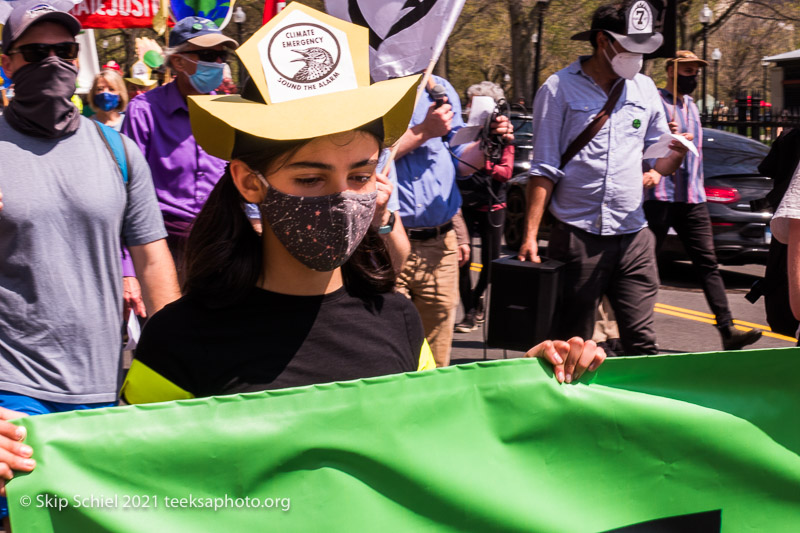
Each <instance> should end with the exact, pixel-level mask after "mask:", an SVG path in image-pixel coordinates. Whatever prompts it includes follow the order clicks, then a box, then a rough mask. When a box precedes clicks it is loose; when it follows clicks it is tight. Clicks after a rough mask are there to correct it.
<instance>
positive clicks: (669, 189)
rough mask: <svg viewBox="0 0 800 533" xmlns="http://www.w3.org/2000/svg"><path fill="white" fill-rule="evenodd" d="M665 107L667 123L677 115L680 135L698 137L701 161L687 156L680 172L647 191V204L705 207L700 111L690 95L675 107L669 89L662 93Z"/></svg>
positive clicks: (690, 155)
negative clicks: (657, 202) (684, 204)
mask: <svg viewBox="0 0 800 533" xmlns="http://www.w3.org/2000/svg"><path fill="white" fill-rule="evenodd" d="M658 93H659V94H660V95H661V103H662V104H663V106H664V112H665V113H666V114H667V120H670V119H671V118H672V115H673V113H674V115H675V122H677V123H678V131H679V132H680V133H684V132H688V133H691V134H693V135H694V141H692V142H693V143H694V145H695V146H696V147H697V151H698V152H699V153H700V157H698V156H696V155H694V154H693V153H691V152H688V153H687V154H686V157H684V159H683V163H681V166H680V168H679V169H678V170H677V171H676V172H675V173H674V174H672V175H669V176H664V177H662V178H661V181H660V182H659V183H658V185H656V186H655V187H653V188H652V189H645V198H644V199H645V200H659V201H661V202H686V203H687V204H702V203H703V202H705V201H706V189H705V182H704V178H703V126H702V125H701V123H700V111H698V110H697V105H696V104H695V103H694V100H692V97H691V96H689V95H688V94H686V95H684V96H683V100H678V101H677V104H678V106H677V109H676V108H675V106H674V105H672V101H673V100H672V93H671V92H669V91H668V90H666V89H659V90H658Z"/></svg>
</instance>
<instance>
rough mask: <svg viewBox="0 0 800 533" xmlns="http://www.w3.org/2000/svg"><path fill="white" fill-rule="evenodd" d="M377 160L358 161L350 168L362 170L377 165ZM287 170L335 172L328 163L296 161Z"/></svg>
mask: <svg viewBox="0 0 800 533" xmlns="http://www.w3.org/2000/svg"><path fill="white" fill-rule="evenodd" d="M377 164H378V160H377V159H364V160H363V161H358V162H357V163H353V164H352V165H350V168H351V169H352V168H360V167H365V166H368V165H377ZM286 167H287V168H316V169H319V170H328V171H331V170H335V169H334V166H333V165H329V164H327V163H320V162H319V161H295V162H294V163H289V164H288V165H286Z"/></svg>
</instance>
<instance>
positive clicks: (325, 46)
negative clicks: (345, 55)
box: [267, 22, 342, 83]
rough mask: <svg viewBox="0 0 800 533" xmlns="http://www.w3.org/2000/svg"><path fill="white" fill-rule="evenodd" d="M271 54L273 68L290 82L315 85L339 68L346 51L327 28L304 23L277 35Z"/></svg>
mask: <svg viewBox="0 0 800 533" xmlns="http://www.w3.org/2000/svg"><path fill="white" fill-rule="evenodd" d="M267 54H268V56H267V57H268V59H269V62H270V64H272V68H274V69H275V71H276V72H277V73H278V74H280V75H281V76H283V77H284V78H286V79H287V80H290V81H293V82H297V83H315V82H318V81H320V80H322V79H323V78H325V77H326V76H328V74H330V73H331V72H333V71H334V70H335V69H336V65H337V64H338V63H339V57H340V56H341V55H342V49H341V46H339V41H337V40H336V37H334V35H333V34H332V33H331V32H330V31H328V30H327V28H324V27H323V26H320V25H319V24H311V23H308V22H304V23H300V24H292V25H290V26H285V27H284V28H283V30H282V31H280V32H278V33H276V34H275V35H273V36H272V40H271V41H270V43H269V48H268V49H267Z"/></svg>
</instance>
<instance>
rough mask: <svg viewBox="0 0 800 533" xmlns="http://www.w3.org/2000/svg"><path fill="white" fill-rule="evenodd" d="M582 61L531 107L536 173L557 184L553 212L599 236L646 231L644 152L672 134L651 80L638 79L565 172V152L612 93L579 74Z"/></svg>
mask: <svg viewBox="0 0 800 533" xmlns="http://www.w3.org/2000/svg"><path fill="white" fill-rule="evenodd" d="M586 59H588V57H581V58H580V59H579V60H578V61H576V62H574V63H573V64H571V65H570V66H568V67H567V68H565V69H562V70H560V71H558V72H557V73H555V74H554V75H552V76H550V77H549V78H548V79H547V81H546V82H545V83H544V85H543V86H542V87H541V88H540V89H539V91H538V92H537V93H536V100H535V101H534V106H533V144H534V149H533V160H532V161H531V171H530V173H531V175H538V176H544V177H546V178H548V179H550V180H552V181H553V182H554V183H555V187H554V188H553V195H552V199H551V201H550V212H551V213H552V214H553V215H554V216H555V217H556V218H557V219H559V220H561V221H562V222H565V223H567V224H569V225H571V226H575V227H577V228H580V229H582V230H584V231H588V232H589V233H594V234H596V235H621V234H625V233H634V232H637V231H639V230H641V229H642V228H644V227H646V226H647V220H646V219H645V216H644V211H643V210H642V191H643V189H642V154H643V153H644V150H645V149H646V148H647V147H648V146H650V145H651V144H654V143H655V142H657V141H658V138H659V137H660V136H661V135H662V134H664V133H668V132H669V126H668V125H667V119H666V117H665V115H664V109H663V107H662V105H661V97H660V96H659V95H658V90H657V89H656V86H655V84H654V83H653V80H651V79H650V78H648V77H647V76H644V75H643V74H637V75H636V76H635V77H634V78H633V79H632V80H623V82H624V83H625V88H624V89H623V91H622V94H621V95H620V97H619V100H618V101H617V104H616V106H615V107H614V111H613V112H612V114H611V117H610V118H609V119H608V121H606V123H605V124H604V125H603V128H602V129H601V130H600V131H599V132H598V133H597V135H595V137H594V138H593V139H592V140H591V141H589V144H587V145H586V146H585V147H584V148H583V149H582V150H581V151H580V152H578V153H577V154H576V155H575V157H573V158H572V159H571V160H570V161H569V162H568V163H567V164H566V166H565V167H564V169H563V170H560V169H559V168H558V167H559V165H560V162H561V154H563V153H564V152H566V151H567V147H568V146H569V145H570V143H571V142H572V141H573V140H574V139H575V138H576V137H577V136H578V135H579V134H580V133H581V132H582V131H583V130H584V129H585V128H586V126H587V125H588V124H589V122H591V120H592V119H593V118H594V117H595V115H596V114H597V113H598V112H600V110H601V109H602V108H603V106H604V105H605V103H606V100H607V99H608V95H607V94H606V93H605V91H603V89H601V88H600V86H599V85H597V83H595V81H594V80H593V79H592V78H591V77H590V76H589V75H587V74H586V73H584V72H583V69H582V68H581V63H582V62H583V61H585V60H586Z"/></svg>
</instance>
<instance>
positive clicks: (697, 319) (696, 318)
mask: <svg viewBox="0 0 800 533" xmlns="http://www.w3.org/2000/svg"><path fill="white" fill-rule="evenodd" d="M656 313H661V314H662V315H669V316H677V317H679V318H688V319H689V320H694V321H695V322H703V323H705V324H716V323H717V321H716V320H714V319H712V318H703V317H699V316H693V315H687V314H685V313H677V312H675V311H669V310H667V309H659V308H658V307H656Z"/></svg>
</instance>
